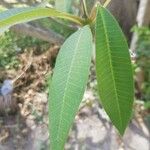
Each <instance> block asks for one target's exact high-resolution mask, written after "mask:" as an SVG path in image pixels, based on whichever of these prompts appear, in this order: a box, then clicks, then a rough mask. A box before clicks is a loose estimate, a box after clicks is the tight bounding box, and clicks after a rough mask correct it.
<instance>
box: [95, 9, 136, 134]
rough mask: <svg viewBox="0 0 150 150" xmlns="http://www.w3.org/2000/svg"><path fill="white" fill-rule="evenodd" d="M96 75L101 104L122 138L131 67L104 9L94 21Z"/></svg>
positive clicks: (116, 29) (129, 99) (122, 41)
mask: <svg viewBox="0 0 150 150" xmlns="http://www.w3.org/2000/svg"><path fill="white" fill-rule="evenodd" d="M96 73H97V82H98V88H99V94H100V97H101V101H102V104H103V106H104V108H105V110H106V112H107V114H108V115H109V117H110V118H111V120H112V122H113V124H114V125H115V126H116V127H117V129H118V130H119V132H120V133H121V134H122V135H123V133H124V130H125V128H126V126H127V124H128V122H129V119H130V117H131V110H132V104H133V97H134V94H133V93H134V92H133V76H132V67H131V62H130V55H129V51H128V46H127V42H126V40H125V37H124V35H123V33H122V31H121V29H120V27H119V25H118V23H117V22H116V20H115V19H114V17H113V16H112V15H111V14H110V13H109V12H108V11H107V10H106V9H105V8H103V7H100V8H98V12H97V20H96Z"/></svg>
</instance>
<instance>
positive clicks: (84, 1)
mask: <svg viewBox="0 0 150 150" xmlns="http://www.w3.org/2000/svg"><path fill="white" fill-rule="evenodd" d="M82 2H83V10H84V14H85V17H86V18H88V17H89V15H88V10H87V5H86V0H82Z"/></svg>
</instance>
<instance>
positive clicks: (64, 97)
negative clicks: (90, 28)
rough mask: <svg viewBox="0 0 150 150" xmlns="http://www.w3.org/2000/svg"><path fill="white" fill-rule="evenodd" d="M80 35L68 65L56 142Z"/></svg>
mask: <svg viewBox="0 0 150 150" xmlns="http://www.w3.org/2000/svg"><path fill="white" fill-rule="evenodd" d="M81 35H82V32H81V33H80V34H79V38H78V40H77V44H76V47H75V49H74V55H73V56H74V57H73V59H72V61H71V65H70V70H69V72H68V78H67V81H66V85H65V89H64V96H63V100H62V107H61V108H62V109H61V112H60V121H59V126H58V132H57V138H56V140H59V139H60V138H59V132H60V128H61V124H62V120H63V116H62V112H63V110H64V106H65V105H64V101H65V99H66V91H67V88H68V86H67V85H68V83H69V80H70V74H71V71H72V67H73V62H74V59H75V58H76V54H77V48H78V45H79V41H80V38H81Z"/></svg>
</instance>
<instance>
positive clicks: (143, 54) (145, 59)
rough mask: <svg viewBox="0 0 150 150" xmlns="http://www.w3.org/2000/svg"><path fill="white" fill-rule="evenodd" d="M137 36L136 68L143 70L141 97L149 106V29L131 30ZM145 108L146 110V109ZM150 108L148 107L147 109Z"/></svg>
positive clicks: (137, 28) (136, 28)
mask: <svg viewBox="0 0 150 150" xmlns="http://www.w3.org/2000/svg"><path fill="white" fill-rule="evenodd" d="M133 31H134V32H136V33H137V34H138V36H139V41H138V44H137V49H136V52H137V67H140V68H142V70H144V79H145V80H144V83H143V87H142V97H143V100H144V101H145V102H147V104H145V105H146V106H147V107H148V106H149V102H150V28H148V27H140V28H139V27H137V26H135V27H134V28H133ZM147 107H146V108H147ZM149 108H150V107H149Z"/></svg>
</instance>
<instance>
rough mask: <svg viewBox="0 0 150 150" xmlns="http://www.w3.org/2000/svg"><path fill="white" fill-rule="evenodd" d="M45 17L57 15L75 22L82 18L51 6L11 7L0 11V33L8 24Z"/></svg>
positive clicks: (80, 20) (78, 22)
mask: <svg viewBox="0 0 150 150" xmlns="http://www.w3.org/2000/svg"><path fill="white" fill-rule="evenodd" d="M45 17H57V18H62V19H68V20H70V21H73V22H75V23H77V24H80V25H81V24H82V23H83V22H84V20H83V19H80V18H79V17H77V16H73V15H70V14H67V13H63V12H59V11H57V10H55V9H52V8H42V7H25V8H13V9H10V10H6V11H3V12H1V15H0V33H1V32H2V33H3V32H4V31H5V30H7V29H8V28H9V27H10V26H12V25H15V24H17V23H23V22H28V21H31V20H36V19H40V18H45Z"/></svg>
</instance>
